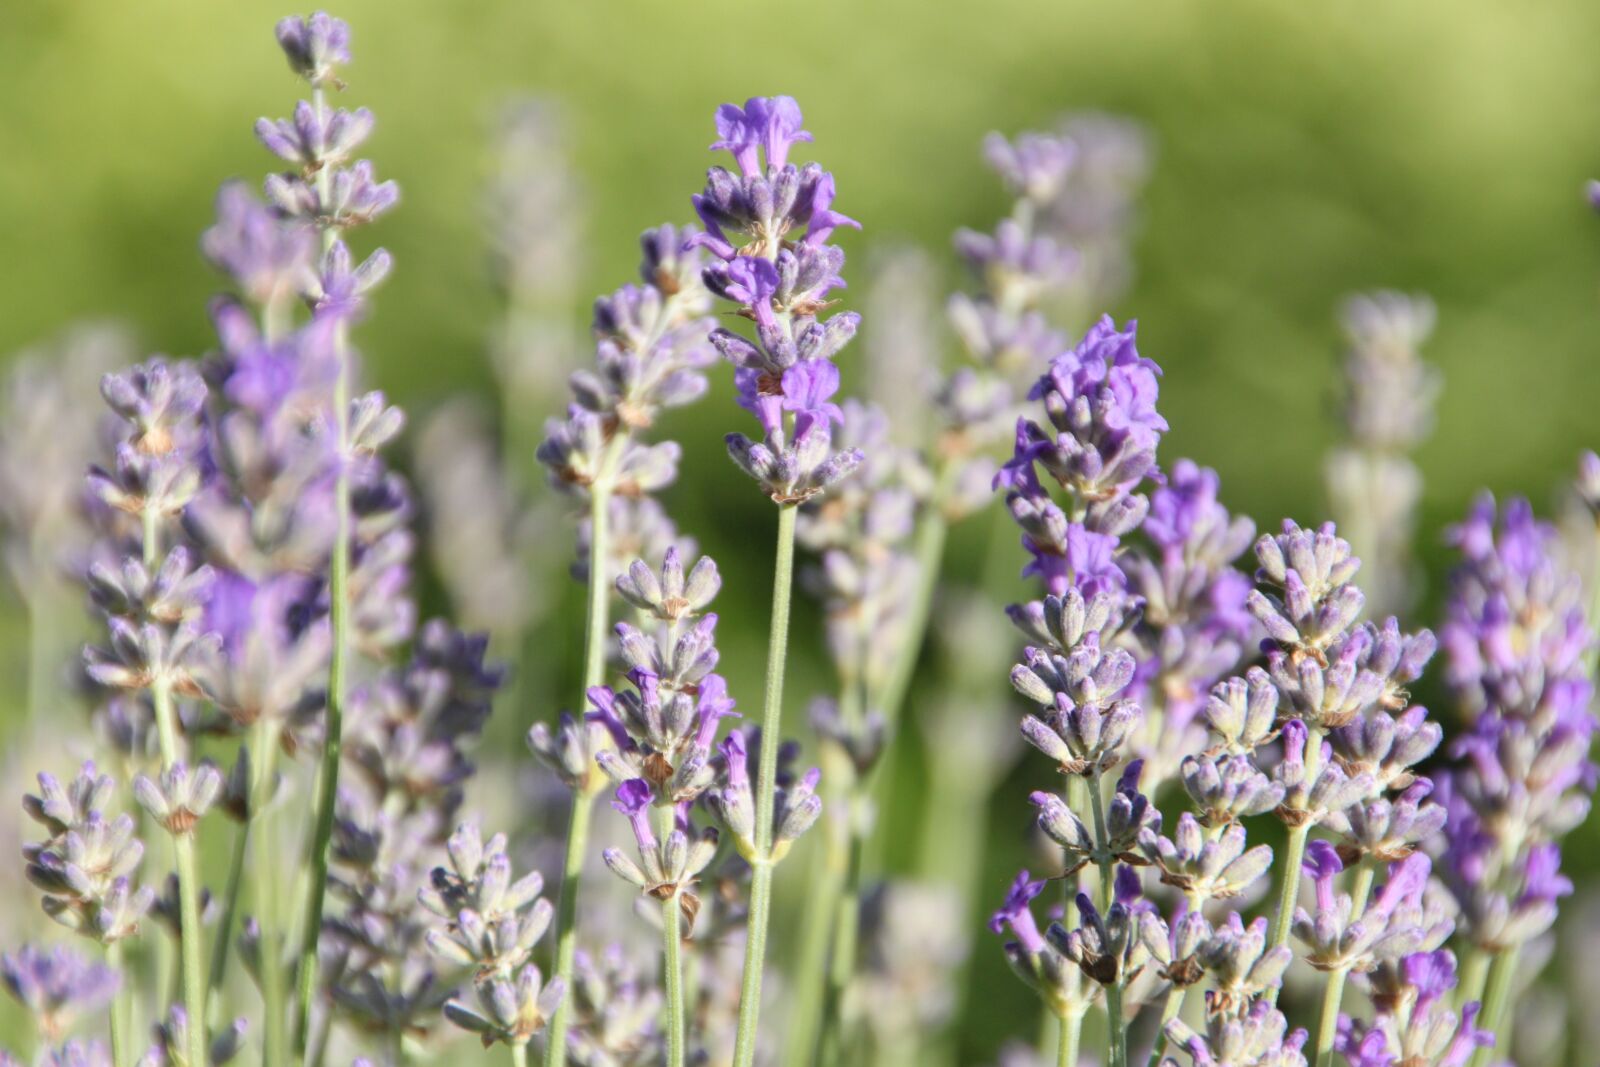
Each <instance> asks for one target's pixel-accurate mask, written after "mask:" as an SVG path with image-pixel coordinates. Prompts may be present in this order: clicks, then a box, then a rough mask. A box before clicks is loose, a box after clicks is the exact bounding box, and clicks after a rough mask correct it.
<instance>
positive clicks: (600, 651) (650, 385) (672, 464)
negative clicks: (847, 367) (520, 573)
mask: <svg viewBox="0 0 1600 1067" xmlns="http://www.w3.org/2000/svg"><path fill="white" fill-rule="evenodd" d="M689 237H690V234H688V233H685V232H682V231H680V230H678V229H677V228H676V227H674V226H671V225H665V226H661V227H659V228H657V229H654V230H649V231H647V232H646V233H645V234H644V236H643V237H642V238H641V239H640V246H641V248H642V250H643V253H644V256H643V259H642V261H641V263H640V265H639V276H640V280H641V282H642V283H643V284H633V285H626V286H623V287H622V288H621V289H618V290H617V291H616V292H614V293H612V294H611V295H609V296H606V297H602V298H600V299H599V300H597V301H595V309H594V333H595V338H596V347H595V365H594V366H593V367H592V368H585V369H584V370H580V371H577V372H575V373H574V374H573V375H572V378H571V381H570V385H571V391H572V401H571V403H570V404H569V406H568V408H567V414H566V417H565V418H564V419H552V420H551V421H550V422H549V423H548V424H547V426H546V437H545V440H544V442H543V443H542V444H541V445H540V446H539V451H538V458H539V460H540V462H542V463H543V464H544V465H545V466H546V467H547V468H548V469H549V471H550V478H551V483H552V484H553V485H555V486H556V487H557V488H560V489H562V490H564V491H566V492H569V493H572V494H573V495H575V496H576V497H578V498H579V499H580V500H581V501H582V502H583V504H584V514H585V518H584V520H583V524H582V527H581V530H580V549H581V553H582V555H581V558H580V561H579V566H578V567H577V568H575V572H576V573H577V574H578V575H579V576H580V577H581V578H583V579H584V581H585V582H586V583H587V609H586V616H585V617H586V623H585V637H584V655H583V691H584V698H585V701H587V700H588V694H589V693H590V692H591V691H592V690H593V689H595V687H597V686H599V685H600V684H601V683H602V682H604V681H605V668H606V657H607V648H608V632H609V628H610V617H611V598H612V592H613V590H614V588H615V587H616V582H617V580H618V578H619V576H620V575H621V573H622V572H623V570H624V568H626V567H627V566H628V564H629V563H630V562H632V560H633V559H634V558H635V556H636V554H637V553H636V550H637V549H639V548H642V547H645V546H647V545H648V546H652V547H653V546H654V545H655V544H658V543H662V542H665V543H668V544H670V543H671V542H672V541H674V540H675V539H676V534H675V532H674V531H673V530H672V529H671V526H670V524H669V523H667V521H666V519H665V517H664V515H663V514H662V513H661V511H660V508H659V506H658V505H656V503H655V502H654V501H653V500H652V499H650V498H649V495H648V494H650V493H652V492H655V491H656V490H658V489H661V488H662V487H664V486H666V485H668V484H669V483H671V481H672V480H673V479H674V478H675V477H676V475H677V463H678V455H679V451H680V450H679V448H678V445H677V444H676V443H675V442H672V441H662V442H657V443H654V444H647V443H645V442H643V441H641V440H640V439H639V435H640V433H641V432H642V431H644V430H647V429H648V428H649V427H650V426H652V425H653V424H654V422H655V419H656V417H657V416H658V415H659V414H660V412H661V411H662V410H664V409H667V408H672V407H678V406H681V405H683V404H688V403H691V402H692V401H694V400H697V399H699V397H701V396H702V395H703V394H704V393H705V390H706V380H705V377H704V375H703V374H702V373H701V371H702V369H703V368H704V367H705V366H706V365H707V364H708V363H710V362H711V361H712V360H714V359H715V352H714V351H713V350H712V348H711V346H710V345H709V344H708V342H707V336H708V334H709V333H710V332H711V323H710V322H709V320H708V319H707V318H706V311H707V310H708V308H709V304H710V299H709V296H708V294H707V292H706V289H705V287H704V286H703V285H702V284H701V280H700V269H701V266H700V256H699V254H698V253H697V252H695V251H694V250H693V249H691V248H688V247H686V239H687V238H689ZM617 527H621V528H622V529H621V531H619V530H618V529H617ZM619 532H621V533H625V534H626V535H627V536H626V537H619V536H614V535H616V534H618V533H619ZM619 549H620V550H622V552H623V553H626V554H625V555H623V556H622V558H620V559H619ZM529 736H530V743H531V744H532V745H533V747H534V749H535V751H536V752H537V753H540V754H543V755H546V756H551V755H552V754H553V753H556V752H558V751H567V750H570V749H571V748H572V746H574V745H576V746H578V747H577V749H576V751H577V752H578V753H580V754H581V756H572V757H570V759H575V760H577V761H578V762H579V763H582V761H583V760H584V759H592V756H593V751H591V750H590V749H588V748H586V747H584V746H585V742H586V741H587V738H588V734H587V732H586V731H584V730H583V729H582V728H581V727H580V726H579V724H576V723H572V722H567V723H564V724H563V725H562V727H561V729H560V731H559V735H558V736H555V737H552V735H551V734H550V733H549V730H548V727H545V726H542V725H540V726H535V727H534V732H533V733H531V734H530V735H529ZM555 762H557V763H559V764H560V765H562V766H563V767H565V768H566V769H565V770H564V772H563V780H564V781H565V782H566V783H567V784H568V786H569V788H571V789H572V790H573V797H572V807H571V815H570V818H569V823H568V826H567V838H566V854H565V858H564V860H563V863H562V881H561V890H560V897H559V900H558V905H557V912H556V957H555V980H557V981H560V982H561V983H563V984H564V985H568V986H570V984H571V982H572V968H573V964H574V960H575V954H576V951H577V919H578V899H579V883H580V881H581V879H582V877H583V865H584V859H585V857H586V856H587V855H588V848H589V844H588V840H589V823H590V815H591V809H592V808H593V804H594V798H595V797H596V796H597V795H598V793H599V791H600V790H601V788H602V786H603V783H604V778H603V776H602V775H600V774H598V773H590V772H589V771H588V770H587V769H585V770H583V771H579V770H578V769H577V766H576V765H572V764H570V763H569V762H567V761H565V760H555ZM570 1019H571V1007H570V1004H569V1003H568V1002H566V1001H563V1002H562V1003H561V1004H560V1005H559V1006H558V1007H557V1008H556V1009H555V1014H554V1016H553V1018H552V1019H551V1021H550V1029H549V1035H548V1037H547V1040H546V1045H545V1063H546V1064H547V1065H549V1067H560V1065H561V1064H563V1063H565V1062H566V1056H567V1038H566V1035H567V1029H568V1027H569V1025H570Z"/></svg>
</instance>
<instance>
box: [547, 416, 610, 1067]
mask: <svg viewBox="0 0 1600 1067" xmlns="http://www.w3.org/2000/svg"><path fill="white" fill-rule="evenodd" d="M623 440H625V438H624V437H623V436H622V435H621V434H620V433H619V435H618V436H617V437H616V438H614V439H613V443H612V447H611V448H610V449H608V452H607V455H608V458H609V457H612V456H615V455H616V454H617V453H618V452H619V451H620V447H619V445H618V444H617V442H620V441H623ZM606 466H607V467H608V468H609V466H610V463H609V462H608V463H607V464H606ZM610 504H611V487H610V484H609V482H607V480H606V475H605V474H604V473H603V474H602V476H601V477H599V478H596V479H595V481H594V484H592V485H590V486H589V608H588V625H587V627H586V635H585V637H584V644H583V690H584V692H585V693H587V692H588V691H589V689H590V688H591V687H593V686H597V685H599V684H600V683H601V681H602V680H603V679H604V677H605V668H606V631H607V628H608V625H609V623H610V615H611V599H610V592H611V591H610V589H609V588H608V587H607V585H606V560H607V559H608V558H609V552H610V539H611V534H610V529H609V527H608V525H607V519H608V517H609V514H610ZM593 806H594V794H593V793H592V792H590V791H589V789H588V788H579V789H575V790H573V793H572V815H571V819H570V821H569V822H568V823H567V852H566V857H565V858H564V860H563V861H562V865H561V896H560V898H559V899H558V900H557V902H556V973H555V978H556V979H557V980H559V981H561V982H563V983H565V984H566V986H567V988H568V989H570V988H572V966H573V960H574V959H575V953H576V951H577V947H578V883H579V882H581V881H582V880H583V861H584V859H585V857H586V856H587V854H588V847H589V814H590V811H591V809H592V808H593ZM571 1003H572V998H571V997H562V998H561V1003H560V1004H558V1005H557V1006H556V1010H555V1014H554V1015H552V1016H551V1017H550V1029H549V1033H548V1035H547V1036H546V1039H545V1054H544V1062H545V1067H564V1065H565V1064H566V1062H567V1027H568V1026H569V1025H570V1020H571Z"/></svg>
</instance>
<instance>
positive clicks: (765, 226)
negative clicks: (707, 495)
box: [689, 96, 862, 505]
mask: <svg viewBox="0 0 1600 1067" xmlns="http://www.w3.org/2000/svg"><path fill="white" fill-rule="evenodd" d="M717 132H718V135H719V137H718V140H717V141H716V143H715V144H713V145H712V147H713V149H718V148H725V149H727V150H728V151H729V152H731V153H732V154H733V156H734V160H735V162H736V163H737V164H738V167H739V171H740V173H739V174H738V175H737V176H736V175H734V174H731V173H730V172H729V171H727V170H726V169H724V168H722V167H712V168H711V169H710V170H709V171H708V172H707V174H706V187H705V191H704V193H702V194H700V195H697V196H695V197H694V198H693V202H694V206H695V210H696V211H697V212H698V213H699V215H700V219H701V221H702V222H704V223H705V226H706V230H705V232H704V233H703V234H698V235H695V236H694V237H692V238H691V239H690V242H689V243H690V244H691V245H694V246H701V247H704V248H706V249H707V250H708V251H710V252H711V254H712V255H713V257H715V259H716V260H717V262H713V263H712V264H711V265H710V266H709V267H707V268H706V270H705V283H706V286H707V287H708V288H709V289H710V290H711V291H712V292H713V293H715V294H717V295H718V296H720V297H722V298H723V299H725V300H729V301H732V302H733V303H734V304H736V305H738V307H739V313H740V314H741V315H743V316H745V317H746V318H749V319H751V320H752V321H753V322H754V323H755V339H754V340H753V341H752V340H750V339H747V338H745V337H743V336H741V335H739V334H737V333H734V332H732V331H730V330H726V329H717V330H715V331H713V332H712V334H711V342H712V344H714V345H715V346H716V347H717V349H718V350H719V351H720V352H721V353H722V354H723V355H724V356H726V357H727V358H728V359H729V361H730V362H732V363H733V364H734V366H735V368H736V372H735V381H736V384H737V387H738V390H739V396H740V404H741V405H742V406H743V407H745V408H746V409H747V410H749V411H751V412H752V413H753V414H755V415H756V417H757V419H758V420H759V421H760V423H761V426H762V432H763V436H762V439H761V440H759V441H754V440H751V439H750V438H749V437H746V436H745V435H743V434H730V435H728V453H729V455H730V456H732V458H733V460H734V462H735V463H736V464H738V465H739V467H740V468H741V469H743V470H744V471H745V473H747V474H749V475H750V476H751V477H752V478H754V479H755V480H756V481H757V482H758V483H759V484H760V485H761V486H762V488H763V489H764V490H765V491H766V493H767V495H768V496H770V497H772V499H773V500H774V501H775V502H776V503H778V504H780V505H793V504H799V503H802V502H804V501H806V500H808V499H810V498H811V497H813V496H816V495H818V494H819V493H822V492H825V491H826V490H828V489H829V488H831V487H832V486H833V485H834V484H836V483H837V482H839V481H841V480H842V479H843V478H845V477H846V476H847V475H849V474H850V473H851V471H853V470H854V469H855V468H856V466H858V465H859V464H860V463H861V460H862V454H861V453H860V451H859V450H845V451H840V452H835V451H834V450H833V437H832V432H831V429H830V425H829V424H830V423H831V422H833V421H836V420H837V419H838V418H839V417H840V411H839V408H838V407H837V406H835V405H834V404H833V403H832V402H831V397H832V396H833V393H834V391H835V390H836V389H837V388H838V382H839V373H838V369H837V368H836V367H834V366H833V364H832V359H833V357H834V356H835V355H836V354H837V353H838V352H839V350H840V349H841V348H843V347H844V345H845V344H847V343H848V342H849V341H850V339H851V337H853V336H854V334H855V332H856V326H857V323H858V316H856V315H855V314H853V313H851V312H845V313H843V314H839V315H836V316H834V317H833V318H831V319H827V320H823V319H821V318H819V313H820V312H822V311H823V310H824V309H826V308H827V307H828V305H829V303H831V301H829V300H828V293H829V292H830V291H831V290H832V289H834V288H837V287H841V286H843V284H844V280H843V278H841V277H840V274H839V272H840V271H841V270H842V269H843V266H844V252H843V251H842V250H840V249H839V248H838V247H836V246H834V245H830V244H827V243H826V242H827V240H828V238H829V236H831V234H832V233H833V231H834V229H836V228H837V227H839V226H858V224H857V223H856V222H855V221H854V220H853V219H850V218H847V217H846V216H844V215H841V214H839V213H838V212H836V211H834V210H833V207H832V205H833V198H834V182H833V176H832V175H831V174H828V173H827V172H826V171H824V170H823V169H822V168H821V166H820V165H818V164H816V163H808V164H806V165H805V166H803V167H799V166H796V165H794V164H792V163H789V162H788V152H789V148H790V147H791V146H792V145H794V144H796V143H799V142H803V141H809V140H810V139H811V135H810V134H809V133H807V132H806V131H805V130H803V129H801V118H800V107H799V105H798V104H796V103H795V101H794V100H793V99H792V98H790V97H786V96H779V97H771V98H768V97H753V98H751V99H750V100H748V101H746V102H745V105H744V107H742V108H740V107H736V106H735V105H732V104H727V105H724V106H723V107H722V108H721V109H719V110H718V112H717ZM802 227H803V228H804V231H805V232H804V236H803V237H802V238H800V239H798V240H794V239H791V238H790V237H789V236H788V235H789V234H790V233H791V232H794V231H797V230H799V229H801V228H802ZM736 239H742V243H739V244H736V243H735V240H736Z"/></svg>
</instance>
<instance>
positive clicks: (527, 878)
mask: <svg viewBox="0 0 1600 1067" xmlns="http://www.w3.org/2000/svg"><path fill="white" fill-rule="evenodd" d="M445 850H446V853H447V854H448V856H449V866H448V867H435V868H434V869H433V873H432V874H431V875H430V876H429V883H428V885H427V887H426V888H424V889H422V890H420V891H419V892H418V894H417V900H418V902H419V903H421V905H422V906H423V907H424V908H426V909H427V910H428V911H430V912H432V913H433V914H434V915H436V916H437V917H439V918H440V919H442V920H444V926H443V927H442V928H438V929H434V930H430V931H429V932H428V934H427V943H428V947H429V948H431V949H432V950H433V952H434V953H435V954H436V955H437V956H439V957H440V958H441V959H443V960H444V961H445V962H446V963H448V964H450V965H452V966H454V967H458V968H466V969H469V970H470V973H471V977H472V983H473V986H474V988H475V990H476V993H477V999H478V1003H479V1005H480V1007H481V1008H482V1009H483V1010H482V1011H477V1010H474V1009H473V1008H472V1007H470V1006H468V1005H466V1004H463V1003H462V1002H460V1001H458V1000H452V1001H449V1002H447V1003H446V1004H445V1006H444V1011H445V1015H446V1016H447V1017H448V1018H449V1019H450V1020H451V1021H452V1022H454V1023H455V1024H456V1025H458V1026H460V1027H462V1028H464V1029H466V1030H469V1031H472V1032H473V1033H476V1034H479V1035H481V1037H482V1039H483V1043H484V1045H485V1046H487V1045H490V1044H492V1043H494V1042H495V1041H500V1042H504V1043H505V1044H508V1045H526V1044H527V1043H528V1041H529V1040H530V1039H531V1038H532V1037H533V1035H534V1034H535V1033H537V1032H538V1031H539V1030H541V1029H543V1027H544V1020H545V1019H546V1018H548V1017H549V1015H550V1014H551V1013H552V1012H553V1011H554V1010H555V1007H556V1005H557V1004H559V1003H560V1001H561V997H562V995H563V993H564V991H565V987H564V986H563V984H562V982H561V981H560V979H554V980H552V981H551V982H549V983H548V984H546V985H543V986H541V985H540V982H539V978H540V975H539V969H538V968H537V967H535V966H533V965H532V962H531V960H532V957H533V947H534V945H535V944H536V943H537V942H538V940H539V939H540V938H541V937H543V936H544V933H545V931H546V930H547V929H549V926H550V917H551V913H552V911H553V909H552V908H551V906H550V902H549V901H547V900H545V899H544V898H543V897H541V896H540V895H539V893H540V891H541V890H542V889H543V888H544V878H543V877H542V876H541V875H539V874H538V873H537V872H534V873H532V874H527V875H524V876H523V877H521V878H516V879H513V877H512V868H511V857H510V855H509V854H508V853H507V851H506V837H505V835H504V834H496V835H495V836H493V837H491V838H490V839H489V840H488V841H487V842H485V841H484V840H483V835H482V834H481V833H480V832H479V830H478V827H477V824H476V823H464V824H462V825H461V826H459V827H457V828H456V831H455V833H453V834H451V835H450V840H449V841H447V842H446V843H445Z"/></svg>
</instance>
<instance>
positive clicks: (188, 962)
mask: <svg viewBox="0 0 1600 1067" xmlns="http://www.w3.org/2000/svg"><path fill="white" fill-rule="evenodd" d="M176 843H177V847H178V914H179V923H180V925H181V926H182V940H181V942H180V946H179V947H180V948H181V950H182V963H183V966H182V968H181V969H182V971H183V1007H184V1010H185V1011H186V1012H188V1013H189V1025H188V1028H187V1030H186V1031H185V1032H186V1034H187V1035H188V1038H189V1041H188V1046H189V1048H188V1054H189V1062H190V1063H209V1062H210V1060H209V1059H208V1053H207V1047H208V1046H209V1045H210V1041H209V1040H208V1039H207V1036H206V969H205V928H204V927H202V926H201V925H200V871H199V863H198V862H197V858H196V855H195V853H196V851H197V850H196V848H195V839H194V835H193V834H192V833H187V834H179V835H178V837H177V842H176Z"/></svg>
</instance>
